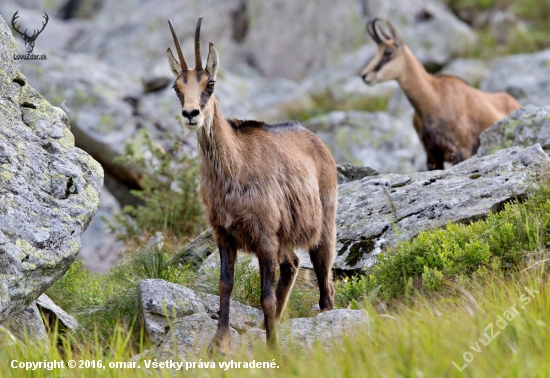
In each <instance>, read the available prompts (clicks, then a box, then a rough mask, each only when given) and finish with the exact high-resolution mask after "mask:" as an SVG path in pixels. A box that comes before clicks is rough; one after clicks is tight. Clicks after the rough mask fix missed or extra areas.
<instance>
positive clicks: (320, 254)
mask: <svg viewBox="0 0 550 378" xmlns="http://www.w3.org/2000/svg"><path fill="white" fill-rule="evenodd" d="M330 236H332V237H328V238H325V239H324V240H321V242H320V243H319V245H317V246H316V247H314V248H312V249H311V250H310V251H309V257H310V259H311V262H312V263H313V269H314V270H315V274H316V276H317V282H318V283H319V293H320V297H319V307H320V308H321V310H332V309H334V283H333V282H332V264H333V262H334V246H335V243H334V239H335V236H336V235H330ZM327 239H328V240H327Z"/></svg>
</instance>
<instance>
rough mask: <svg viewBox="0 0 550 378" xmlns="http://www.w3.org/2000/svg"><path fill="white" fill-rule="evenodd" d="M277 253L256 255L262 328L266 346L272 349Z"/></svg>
mask: <svg viewBox="0 0 550 378" xmlns="http://www.w3.org/2000/svg"><path fill="white" fill-rule="evenodd" d="M276 256H277V253H276V252H274V253H269V252H265V251H263V252H261V253H258V260H259V261H260V275H261V281H262V295H261V297H260V302H261V304H262V310H263V311H264V326H265V333H266V339H267V344H268V345H269V346H270V347H272V348H277V335H276V333H275V310H276V306H277V297H276V296H275V290H274V286H275V285H274V284H275V271H276V269H277V260H276Z"/></svg>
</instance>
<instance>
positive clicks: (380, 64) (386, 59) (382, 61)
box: [374, 55, 393, 72]
mask: <svg viewBox="0 0 550 378" xmlns="http://www.w3.org/2000/svg"><path fill="white" fill-rule="evenodd" d="M392 58H393V55H389V56H386V55H382V59H380V62H378V64H377V65H376V67H374V72H378V71H380V70H381V69H382V67H384V65H385V64H386V63H388V62H389V61H390V60H391V59H392Z"/></svg>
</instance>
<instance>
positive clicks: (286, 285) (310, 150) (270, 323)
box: [167, 17, 337, 353]
mask: <svg viewBox="0 0 550 378" xmlns="http://www.w3.org/2000/svg"><path fill="white" fill-rule="evenodd" d="M201 22H202V17H201V18H199V21H198V23H197V28H196V32H195V69H191V68H188V67H187V63H186V62H185V58H184V57H183V53H182V51H181V45H180V43H179V41H178V38H177V36H176V33H175V31H174V27H173V25H172V23H171V22H170V21H169V25H170V29H171V31H172V37H173V38H174V44H175V45H176V50H177V53H178V57H179V63H178V62H177V60H176V59H175V58H174V55H173V54H172V51H171V50H170V49H168V51H167V56H168V63H169V64H170V69H171V70H172V72H173V73H174V75H175V77H176V81H175V83H174V87H173V88H174V90H175V91H176V94H177V96H178V98H179V100H180V102H181V108H182V112H181V113H182V115H183V120H184V124H185V126H186V127H187V128H188V129H190V130H194V131H196V133H197V139H198V144H199V155H200V189H199V192H200V196H201V199H202V201H203V203H204V206H205V209H206V213H207V216H208V221H209V223H210V226H211V227H212V231H213V234H214V237H215V239H216V243H217V245H218V248H219V252H220V259H221V266H220V269H221V271H220V281H219V294H220V312H219V319H218V328H217V331H216V334H215V336H214V338H213V339H212V341H211V342H210V346H209V348H208V350H209V353H213V352H219V353H224V352H226V351H227V350H228V349H229V345H230V342H231V334H230V328H229V298H230V296H231V291H232V289H233V274H234V267H235V259H236V256H237V249H242V250H244V251H247V252H252V253H255V254H256V256H257V257H258V261H259V263H260V275H261V305H262V309H263V313H264V326H265V329H266V337H267V341H268V344H269V345H271V346H274V347H276V345H277V338H276V334H275V324H276V321H278V320H279V319H280V318H281V316H282V314H283V311H284V309H285V306H286V302H287V300H288V296H289V294H290V291H291V289H292V286H293V285H294V280H295V279H296V275H297V274H298V268H299V263H300V260H299V259H298V256H297V255H296V254H295V253H294V251H293V248H294V247H296V246H298V247H302V248H304V249H306V250H308V251H309V255H310V258H311V261H312V263H313V266H314V269H315V273H316V275H317V280H318V282H319V291H320V301H319V305H320V307H321V310H331V309H333V308H334V286H333V283H332V271H331V269H332V264H333V261H334V254H335V241H336V223H335V217H336V205H337V188H336V166H335V163H334V160H333V158H332V156H331V155H330V153H329V152H328V150H327V148H326V147H325V145H324V144H323V143H322V142H321V140H320V139H319V138H318V137H317V136H315V135H314V134H313V133H312V132H311V131H309V130H307V129H305V128H304V127H302V126H301V125H300V124H299V123H297V122H286V123H280V124H275V125H268V124H265V123H263V122H257V121H240V120H236V119H233V120H225V119H224V118H223V116H222V113H221V111H220V109H219V107H218V103H217V101H216V98H215V97H214V85H215V79H216V73H217V71H218V66H219V60H218V53H217V52H216V49H215V48H214V45H213V44H212V43H210V46H209V52H208V59H207V64H206V68H205V69H204V68H203V67H202V61H201V55H200V26H201ZM277 265H279V268H280V276H279V281H278V283H277V289H276V290H275V289H274V281H275V273H276V268H277Z"/></svg>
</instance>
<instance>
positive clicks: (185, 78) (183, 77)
mask: <svg viewBox="0 0 550 378" xmlns="http://www.w3.org/2000/svg"><path fill="white" fill-rule="evenodd" d="M181 78H182V79H183V84H187V72H182V74H181Z"/></svg>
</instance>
